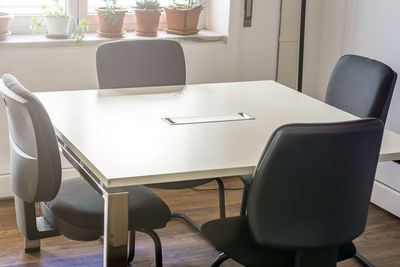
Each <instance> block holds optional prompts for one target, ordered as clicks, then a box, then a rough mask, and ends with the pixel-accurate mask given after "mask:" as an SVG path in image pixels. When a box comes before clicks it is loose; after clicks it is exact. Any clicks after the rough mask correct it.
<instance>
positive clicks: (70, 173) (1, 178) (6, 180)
mask: <svg viewBox="0 0 400 267" xmlns="http://www.w3.org/2000/svg"><path fill="white" fill-rule="evenodd" d="M77 176H79V173H78V172H77V171H76V170H75V169H74V168H65V169H62V177H63V179H68V178H71V177H77ZM6 198H12V192H11V186H10V174H5V175H0V199H6Z"/></svg>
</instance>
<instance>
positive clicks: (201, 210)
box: [0, 178, 400, 267]
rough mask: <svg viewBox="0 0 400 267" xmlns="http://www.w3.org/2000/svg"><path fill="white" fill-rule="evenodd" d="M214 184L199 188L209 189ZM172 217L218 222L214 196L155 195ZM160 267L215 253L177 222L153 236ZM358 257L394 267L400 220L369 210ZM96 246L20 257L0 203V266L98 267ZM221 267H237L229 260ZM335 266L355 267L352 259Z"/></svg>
mask: <svg viewBox="0 0 400 267" xmlns="http://www.w3.org/2000/svg"><path fill="white" fill-rule="evenodd" d="M225 184H226V186H227V187H231V188H236V187H240V185H241V184H240V182H239V181H238V179H237V178H229V179H226V181H225ZM215 187H216V185H215V184H210V185H207V186H203V187H201V188H209V189H210V188H215ZM155 191H156V193H157V194H159V195H160V196H161V197H162V198H163V199H164V200H165V201H166V202H167V203H168V205H169V206H170V208H171V210H173V211H174V212H184V213H186V214H188V215H190V216H191V217H192V218H193V219H194V220H195V221H197V222H199V223H204V222H206V221H207V220H210V219H214V218H217V217H218V202H217V199H218V193H217V191H214V190H212V191H201V192H197V191H193V190H180V191H167V190H155ZM226 198H227V209H228V216H235V215H237V214H238V212H239V204H240V199H241V191H240V190H230V191H227V193H226ZM158 233H159V234H160V237H161V240H162V244H163V253H164V266H176V267H179V266H182V267H183V266H185V267H186V266H187V267H189V266H209V264H210V263H211V262H212V260H213V259H214V257H216V256H217V255H218V254H219V253H218V251H216V250H215V249H214V248H213V247H212V246H211V245H210V244H209V243H208V242H207V241H206V240H205V239H204V238H203V237H202V236H201V235H200V234H199V233H196V232H195V231H193V230H192V229H191V228H190V227H189V226H187V225H186V224H185V223H183V222H181V221H176V220H174V221H171V222H170V223H169V224H168V225H167V227H166V228H165V229H162V230H159V231H158ZM356 245H357V247H358V251H359V252H360V253H361V254H362V255H363V256H365V257H366V258H367V259H369V260H370V261H371V262H372V263H374V264H375V265H376V266H384V267H390V266H397V267H399V266H400V220H399V219H398V218H396V217H394V216H391V215H390V214H388V213H386V212H385V211H383V210H381V209H379V208H377V207H375V206H374V205H371V207H370V213H369V218H368V226H367V229H366V231H365V233H364V234H363V235H362V236H361V237H360V238H358V239H357V240H356ZM136 246H137V248H136V256H135V260H134V263H132V266H138V267H139V266H140V267H142V266H143V267H144V266H154V259H153V244H152V242H151V240H150V239H149V238H148V237H147V236H145V235H143V234H140V233H139V234H138V236H137V243H136ZM102 256H103V255H102V241H101V240H98V241H93V242H77V241H71V240H68V239H67V238H64V237H55V238H49V239H45V240H42V247H41V252H37V253H32V254H25V253H24V252H23V239H22V235H21V234H20V232H19V230H18V228H17V226H16V222H15V211H14V204H13V201H12V200H3V201H0V266H52V267H53V266H58V267H61V266H101V265H102ZM222 266H225V267H227V266H232V267H233V266H240V265H239V264H237V263H235V262H233V261H231V260H229V261H227V262H225V263H224V264H223V265H222ZM339 266H361V265H360V264H358V262H357V261H356V260H354V259H350V260H347V261H344V262H342V263H340V264H339Z"/></svg>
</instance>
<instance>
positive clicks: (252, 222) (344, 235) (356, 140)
mask: <svg viewBox="0 0 400 267" xmlns="http://www.w3.org/2000/svg"><path fill="white" fill-rule="evenodd" d="M383 129H384V125H383V123H382V122H381V121H380V120H379V119H361V120H357V121H350V122H339V123H326V124H291V125H285V126H282V127H280V128H279V129H277V130H276V131H275V133H274V134H273V135H272V137H271V138H270V140H269V142H268V144H267V146H266V148H265V150H264V152H263V153H262V156H261V158H260V161H259V163H258V165H257V168H256V170H255V172H254V179H253V180H252V183H251V185H250V189H249V195H248V211H247V215H243V216H238V217H231V218H225V219H219V220H214V221H211V222H208V223H205V224H204V225H203V226H202V228H201V230H202V232H203V233H204V235H205V236H206V237H207V238H208V239H209V240H210V241H211V242H212V243H213V244H214V245H215V246H216V248H217V249H218V250H220V251H222V252H224V253H223V254H221V255H220V256H219V257H218V258H217V259H216V260H215V262H214V263H213V265H212V266H219V265H220V264H221V263H222V262H223V261H224V260H226V259H227V258H232V259H234V260H235V261H237V262H239V263H240V264H243V265H245V266H298V267H300V266H307V267H310V266H336V262H338V261H341V260H344V259H348V258H350V257H353V255H354V254H355V247H354V244H353V243H352V240H354V239H355V238H356V237H358V236H360V235H361V234H362V233H363V231H364V230H365V225H366V220H367V215H368V207H369V200H370V197H371V192H372V187H373V182H374V177H375V171H376V166H377V162H378V157H379V150H380V146H381V140H382V135H383ZM343 244H346V245H343Z"/></svg>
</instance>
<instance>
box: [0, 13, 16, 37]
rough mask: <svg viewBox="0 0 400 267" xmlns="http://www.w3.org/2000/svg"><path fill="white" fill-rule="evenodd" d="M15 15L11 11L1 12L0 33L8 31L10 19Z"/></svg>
mask: <svg viewBox="0 0 400 267" xmlns="http://www.w3.org/2000/svg"><path fill="white" fill-rule="evenodd" d="M13 18H14V16H13V15H12V14H10V13H6V12H0V34H4V33H8V32H9V27H10V21H11V19H13Z"/></svg>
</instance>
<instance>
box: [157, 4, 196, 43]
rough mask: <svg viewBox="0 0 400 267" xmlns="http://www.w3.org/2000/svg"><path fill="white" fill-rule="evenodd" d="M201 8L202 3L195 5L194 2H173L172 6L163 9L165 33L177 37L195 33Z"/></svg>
mask: <svg viewBox="0 0 400 267" xmlns="http://www.w3.org/2000/svg"><path fill="white" fill-rule="evenodd" d="M203 7H204V2H202V3H200V4H196V3H195V1H194V0H183V2H180V3H178V2H177V1H176V0H173V3H172V5H170V6H169V7H168V8H164V10H165V14H166V16H167V29H165V30H166V32H168V33H173V34H179V35H190V34H195V33H197V32H198V31H199V30H198V29H197V25H198V24H199V17H200V12H201V11H202V10H203Z"/></svg>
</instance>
